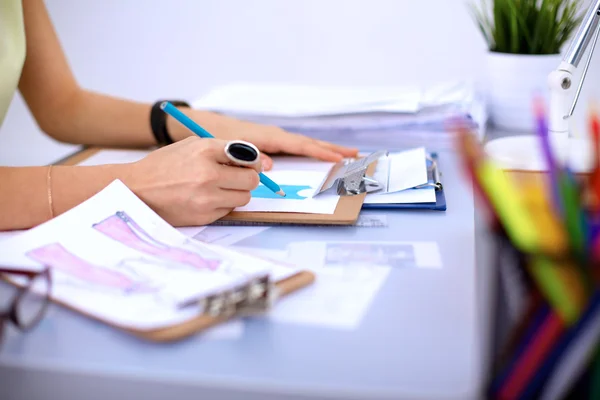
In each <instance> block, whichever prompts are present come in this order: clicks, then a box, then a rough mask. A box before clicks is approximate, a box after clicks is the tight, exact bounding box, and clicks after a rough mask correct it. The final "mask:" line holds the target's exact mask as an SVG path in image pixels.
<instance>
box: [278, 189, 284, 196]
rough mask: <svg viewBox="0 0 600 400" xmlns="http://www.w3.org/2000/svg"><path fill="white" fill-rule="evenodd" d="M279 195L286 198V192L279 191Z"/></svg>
mask: <svg viewBox="0 0 600 400" xmlns="http://www.w3.org/2000/svg"><path fill="white" fill-rule="evenodd" d="M277 194H278V195H280V196H281V197H285V192H284V191H283V190H280V191H278V192H277Z"/></svg>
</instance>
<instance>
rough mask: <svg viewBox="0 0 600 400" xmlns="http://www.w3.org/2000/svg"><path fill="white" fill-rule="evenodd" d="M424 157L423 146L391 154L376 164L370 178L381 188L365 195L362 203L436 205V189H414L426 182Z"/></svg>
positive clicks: (425, 155) (425, 161)
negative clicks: (381, 186) (380, 185)
mask: <svg viewBox="0 0 600 400" xmlns="http://www.w3.org/2000/svg"><path fill="white" fill-rule="evenodd" d="M426 157H427V154H426V151H425V148H424V147H417V148H415V149H410V150H406V151H402V152H395V153H390V154H389V156H388V157H382V158H381V159H379V160H378V162H377V167H376V169H375V173H374V174H373V178H374V179H375V180H377V181H379V182H381V183H383V185H384V189H383V190H382V191H379V192H372V193H368V194H367V195H366V196H365V200H364V203H365V204H409V203H435V202H436V197H435V189H434V188H432V187H422V188H419V189H414V188H415V187H417V186H420V185H423V184H425V183H427V181H428V176H427V160H426Z"/></svg>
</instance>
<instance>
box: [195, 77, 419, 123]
mask: <svg viewBox="0 0 600 400" xmlns="http://www.w3.org/2000/svg"><path fill="white" fill-rule="evenodd" d="M420 99H421V90H420V89H419V88H418V87H416V86H411V87H389V86H369V87H366V86H364V87H342V86H338V87H335V86H306V85H292V84H252V83H239V84H230V85H226V86H221V87H218V88H215V89H213V90H212V91H210V92H209V93H207V94H206V95H205V96H203V97H201V98H200V99H198V100H196V101H195V102H194V103H193V106H194V108H200V109H208V110H215V111H220V112H225V113H230V114H237V115H265V116H266V115H269V116H279V117H305V116H317V115H335V114H348V113H362V112H375V111H387V112H401V113H414V112H417V111H418V110H419V105H420Z"/></svg>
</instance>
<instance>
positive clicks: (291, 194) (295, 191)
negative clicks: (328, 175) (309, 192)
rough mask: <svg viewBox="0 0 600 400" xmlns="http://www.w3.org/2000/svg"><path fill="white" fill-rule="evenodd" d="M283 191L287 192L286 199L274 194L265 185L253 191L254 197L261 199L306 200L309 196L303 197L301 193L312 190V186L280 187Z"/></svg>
mask: <svg viewBox="0 0 600 400" xmlns="http://www.w3.org/2000/svg"><path fill="white" fill-rule="evenodd" d="M279 187H280V188H281V190H283V191H284V192H285V197H281V196H279V195H278V194H276V193H273V192H272V191H271V190H270V189H269V188H268V187H266V186H265V185H259V186H258V187H257V188H256V189H254V190H253V191H252V197H256V198H260V199H281V200H284V199H287V200H304V199H306V197H307V196H302V195H301V194H299V192H301V191H303V190H306V189H310V188H311V187H310V186H306V185H279Z"/></svg>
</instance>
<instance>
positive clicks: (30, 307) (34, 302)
mask: <svg viewBox="0 0 600 400" xmlns="http://www.w3.org/2000/svg"><path fill="white" fill-rule="evenodd" d="M49 292H50V279H49V275H48V274H40V275H37V276H35V277H34V278H33V279H32V280H31V282H30V283H29V286H28V287H27V288H25V290H24V291H23V292H22V293H21V295H20V296H19V299H18V300H17V302H16V304H15V317H16V319H17V321H16V322H17V323H18V325H19V327H20V328H21V329H28V328H31V327H32V326H33V325H35V324H36V323H37V322H38V321H39V319H40V318H41V317H42V315H43V314H44V311H45V309H46V307H47V305H48V295H49Z"/></svg>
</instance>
